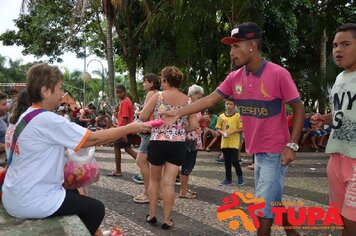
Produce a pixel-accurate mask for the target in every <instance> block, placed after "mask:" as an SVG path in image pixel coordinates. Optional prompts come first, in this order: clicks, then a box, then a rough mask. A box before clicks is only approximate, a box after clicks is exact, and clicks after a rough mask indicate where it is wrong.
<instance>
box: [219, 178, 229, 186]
mask: <svg viewBox="0 0 356 236" xmlns="http://www.w3.org/2000/svg"><path fill="white" fill-rule="evenodd" d="M230 184H232V181H231V180H228V179H225V180H223V181H222V182H221V183H220V184H219V186H228V185H230Z"/></svg>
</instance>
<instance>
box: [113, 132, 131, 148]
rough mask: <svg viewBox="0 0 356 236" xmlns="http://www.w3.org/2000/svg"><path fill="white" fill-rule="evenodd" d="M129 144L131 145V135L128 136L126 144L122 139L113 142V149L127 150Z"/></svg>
mask: <svg viewBox="0 0 356 236" xmlns="http://www.w3.org/2000/svg"><path fill="white" fill-rule="evenodd" d="M131 143H132V134H128V135H127V142H124V140H123V139H122V138H120V139H118V140H116V141H115V142H114V147H115V148H128V147H131Z"/></svg>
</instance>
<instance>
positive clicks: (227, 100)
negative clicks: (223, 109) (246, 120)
mask: <svg viewBox="0 0 356 236" xmlns="http://www.w3.org/2000/svg"><path fill="white" fill-rule="evenodd" d="M225 102H233V103H235V100H234V98H233V97H228V98H226V99H225Z"/></svg>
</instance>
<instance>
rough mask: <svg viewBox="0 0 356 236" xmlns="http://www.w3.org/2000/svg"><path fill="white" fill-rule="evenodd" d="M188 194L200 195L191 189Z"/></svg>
mask: <svg viewBox="0 0 356 236" xmlns="http://www.w3.org/2000/svg"><path fill="white" fill-rule="evenodd" d="M188 192H189V193H191V194H193V195H197V194H198V193H197V192H195V191H193V190H191V189H188Z"/></svg>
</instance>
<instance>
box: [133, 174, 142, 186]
mask: <svg viewBox="0 0 356 236" xmlns="http://www.w3.org/2000/svg"><path fill="white" fill-rule="evenodd" d="M132 179H133V180H134V181H135V182H136V183H138V184H143V179H142V175H141V174H138V175H134V176H132Z"/></svg>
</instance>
